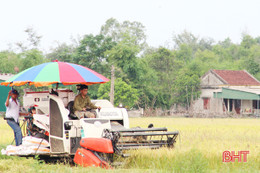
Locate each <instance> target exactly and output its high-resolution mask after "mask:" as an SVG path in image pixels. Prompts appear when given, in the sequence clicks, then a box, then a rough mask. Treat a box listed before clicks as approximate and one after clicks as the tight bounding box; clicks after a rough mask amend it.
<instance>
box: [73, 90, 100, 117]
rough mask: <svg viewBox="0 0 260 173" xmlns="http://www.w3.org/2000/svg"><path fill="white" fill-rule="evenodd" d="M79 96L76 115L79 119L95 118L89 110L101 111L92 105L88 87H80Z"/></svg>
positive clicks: (75, 105)
mask: <svg viewBox="0 0 260 173" xmlns="http://www.w3.org/2000/svg"><path fill="white" fill-rule="evenodd" d="M78 90H79V92H80V93H79V94H78V95H77V96H76V97H75V100H74V105H73V110H74V114H75V115H76V116H77V117H78V118H79V119H81V118H95V114H94V113H92V112H90V111H88V110H89V109H101V107H97V106H95V105H94V104H93V103H91V101H90V98H89V96H88V95H87V93H88V86H87V85H79V88H78Z"/></svg>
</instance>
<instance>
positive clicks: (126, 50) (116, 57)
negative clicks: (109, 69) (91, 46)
mask: <svg viewBox="0 0 260 173" xmlns="http://www.w3.org/2000/svg"><path fill="white" fill-rule="evenodd" d="M135 41H136V40H135V38H134V37H131V36H130V35H129V34H127V33H125V35H124V38H123V40H122V41H120V42H118V43H117V45H116V46H114V47H113V48H112V49H111V50H108V51H106V55H107V57H108V60H109V62H110V64H113V65H115V66H116V67H117V68H119V71H121V73H120V74H118V75H119V76H117V77H121V78H122V77H123V80H124V81H127V82H128V83H129V82H133V83H135V82H136V81H138V77H139V75H138V72H139V71H138V69H139V67H138V63H137V59H138V58H137V54H138V53H139V51H140V47H139V46H138V45H136V44H135ZM125 75H126V76H125Z"/></svg>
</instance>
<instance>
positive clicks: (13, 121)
mask: <svg viewBox="0 0 260 173" xmlns="http://www.w3.org/2000/svg"><path fill="white" fill-rule="evenodd" d="M18 96H19V93H18V91H17V90H15V89H12V90H10V91H9V93H8V96H7V99H6V102H5V106H6V115H5V120H7V124H8V125H9V126H10V127H11V128H12V129H13V131H14V137H15V144H16V146H19V145H21V144H22V138H23V136H22V131H21V128H20V125H19V108H20V103H19V101H18V99H17V98H18ZM10 97H11V98H10Z"/></svg>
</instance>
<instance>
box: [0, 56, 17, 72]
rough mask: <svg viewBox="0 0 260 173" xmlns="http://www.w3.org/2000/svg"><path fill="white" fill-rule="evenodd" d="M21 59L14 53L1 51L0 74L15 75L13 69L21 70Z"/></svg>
mask: <svg viewBox="0 0 260 173" xmlns="http://www.w3.org/2000/svg"><path fill="white" fill-rule="evenodd" d="M21 66H22V65H21V59H20V58H19V56H18V55H17V54H16V53H14V52H9V51H2V52H0V72H1V73H13V74H14V73H15V71H14V68H15V67H18V68H19V69H21Z"/></svg>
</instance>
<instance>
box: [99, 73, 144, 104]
mask: <svg viewBox="0 0 260 173" xmlns="http://www.w3.org/2000/svg"><path fill="white" fill-rule="evenodd" d="M109 91H110V82H108V83H106V84H102V85H100V86H99V89H98V98H99V99H108V100H109ZM138 99H139V97H138V92H137V90H136V89H135V88H133V87H132V86H131V85H129V84H127V83H126V82H124V81H123V80H122V79H121V78H117V79H116V80H115V101H114V104H115V106H118V105H119V104H120V103H122V104H123V106H125V107H126V108H132V107H133V106H134V105H135V104H137V102H138Z"/></svg>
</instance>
